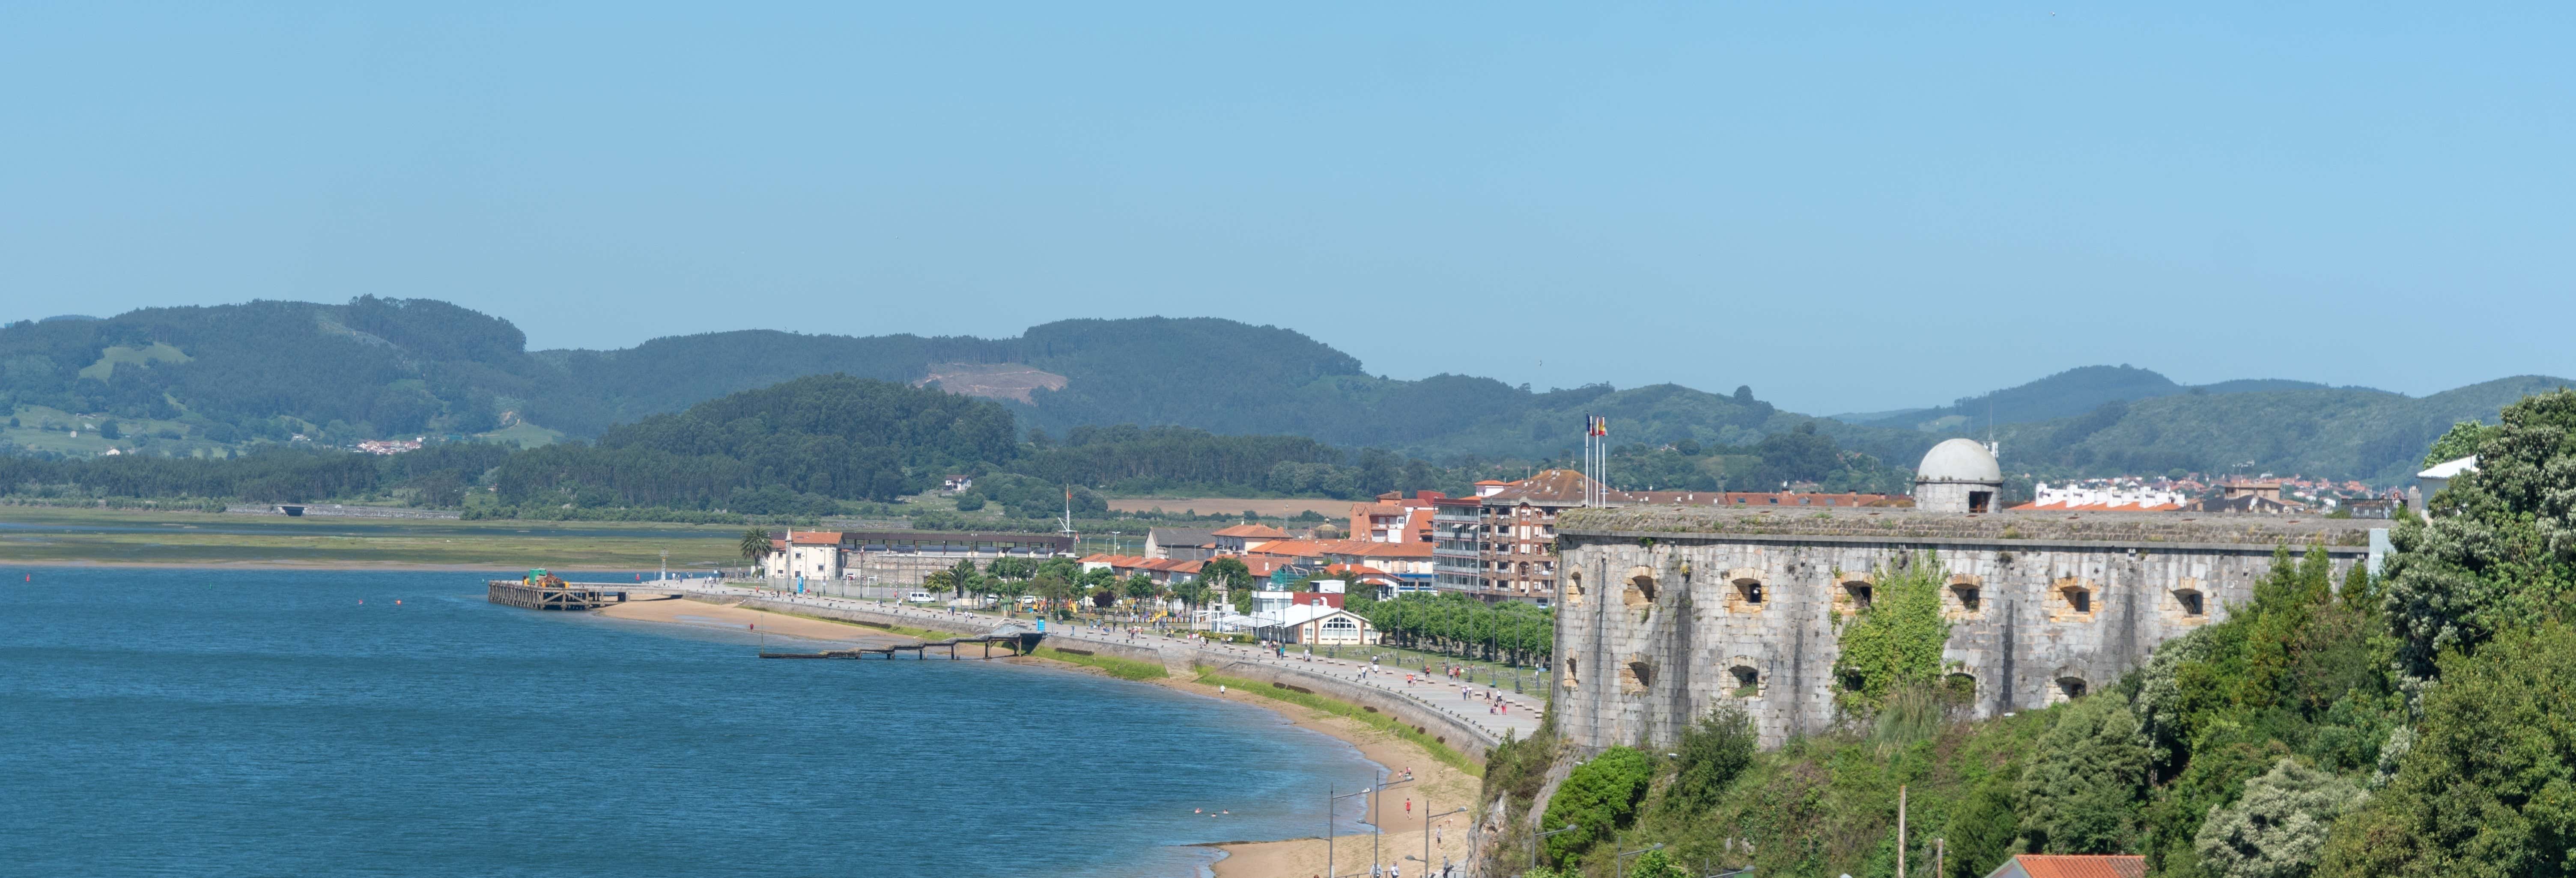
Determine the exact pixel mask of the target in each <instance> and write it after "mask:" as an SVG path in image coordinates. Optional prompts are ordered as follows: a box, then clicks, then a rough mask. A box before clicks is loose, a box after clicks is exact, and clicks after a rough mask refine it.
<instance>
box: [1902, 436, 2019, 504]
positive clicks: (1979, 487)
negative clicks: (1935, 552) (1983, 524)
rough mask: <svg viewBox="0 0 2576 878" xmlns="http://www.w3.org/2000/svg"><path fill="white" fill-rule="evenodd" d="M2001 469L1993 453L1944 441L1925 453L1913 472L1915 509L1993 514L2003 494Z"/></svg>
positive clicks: (1969, 441) (1960, 441)
mask: <svg viewBox="0 0 2576 878" xmlns="http://www.w3.org/2000/svg"><path fill="white" fill-rule="evenodd" d="M2003 489H2004V469H2003V467H2002V465H2000V464H1997V463H1996V462H1995V455H1994V452H1993V451H1991V450H1988V449H1987V448H1986V446H1985V445H1984V444H1982V443H1979V442H1978V441H1977V440H1974V439H1945V440H1942V442H1941V444H1939V445H1935V446H1932V450H1931V451H1927V452H1924V454H1923V464H1922V465H1921V466H1917V467H1915V468H1914V508H1916V509H1923V510H1928V511H1932V512H1992V511H1994V509H1995V498H1996V497H1997V496H1999V495H2001V494H2002V493H2003Z"/></svg>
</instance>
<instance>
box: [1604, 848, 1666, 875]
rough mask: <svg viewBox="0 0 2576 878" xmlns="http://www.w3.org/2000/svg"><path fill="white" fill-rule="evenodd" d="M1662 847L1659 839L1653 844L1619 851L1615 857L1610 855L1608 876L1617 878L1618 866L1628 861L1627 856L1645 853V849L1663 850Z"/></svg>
mask: <svg viewBox="0 0 2576 878" xmlns="http://www.w3.org/2000/svg"><path fill="white" fill-rule="evenodd" d="M1663 849H1664V843H1663V842H1660V841H1659V842H1655V843H1654V844H1650V845H1647V846H1645V847H1641V848H1638V849H1636V850H1633V851H1620V852H1619V855H1618V856H1616V857H1612V858H1611V859H1610V876H1611V878H1618V876H1619V875H1620V868H1621V867H1622V866H1623V865H1625V864H1626V863H1627V862H1628V858H1629V857H1633V856H1636V855H1638V854H1642V853H1645V852H1647V851H1660V850H1663Z"/></svg>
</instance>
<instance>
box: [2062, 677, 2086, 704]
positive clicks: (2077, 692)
mask: <svg viewBox="0 0 2576 878" xmlns="http://www.w3.org/2000/svg"><path fill="white" fill-rule="evenodd" d="M2057 694H2059V695H2063V696H2066V700H2068V701H2073V700H2075V699H2078V698H2082V697H2084V678H2082V677H2059V678H2057Z"/></svg>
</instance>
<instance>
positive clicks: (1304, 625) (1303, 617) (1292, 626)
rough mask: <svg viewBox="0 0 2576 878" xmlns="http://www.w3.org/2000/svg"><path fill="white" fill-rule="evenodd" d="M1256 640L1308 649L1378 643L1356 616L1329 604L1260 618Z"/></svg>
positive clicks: (1374, 630)
mask: <svg viewBox="0 0 2576 878" xmlns="http://www.w3.org/2000/svg"><path fill="white" fill-rule="evenodd" d="M1259 618H1260V624H1259V625H1257V626H1256V627H1255V628H1254V629H1253V633H1254V635H1255V636H1258V637H1260V638H1261V639H1263V640H1267V641H1271V642H1273V643H1295V644H1304V645H1307V646H1363V645H1367V644H1372V643H1376V642H1378V632H1377V628H1376V627H1375V626H1372V625H1370V624H1369V622H1368V620H1367V619H1364V618H1361V617H1360V615H1359V614H1358V613H1354V612H1351V611H1349V610H1345V609H1342V608H1340V607H1336V606H1332V605H1330V604H1322V603H1314V604H1295V605H1291V606H1289V607H1286V608H1285V609H1283V610H1281V611H1280V613H1279V615H1276V616H1262V617H1259Z"/></svg>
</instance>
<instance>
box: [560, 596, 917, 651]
mask: <svg viewBox="0 0 2576 878" xmlns="http://www.w3.org/2000/svg"><path fill="white" fill-rule="evenodd" d="M632 594H635V595H636V596H637V598H638V599H636V600H630V601H627V602H626V603H622V604H610V605H609V606H607V607H606V608H604V609H600V610H597V611H595V612H597V613H599V614H600V615H602V616H606V617H609V618H611V619H625V620H629V621H634V622H665V623H670V624H675V625H697V626H702V627H708V628H728V629H732V630H736V631H746V630H751V631H766V632H769V633H771V634H776V635H779V636H781V637H801V638H805V639H808V640H828V641H833V642H836V643H848V642H855V641H867V642H870V643H872V644H873V643H910V642H913V638H910V637H905V636H903V635H900V634H894V633H891V632H887V631H880V630H877V629H874V628H869V627H866V626H863V625H851V624H846V623H842V622H829V621H825V620H822V619H808V618H805V617H803V616H789V615H786V614H783V613H771V612H767V611H763V610H746V609H743V608H741V607H737V606H732V605H729V604H711V603H707V602H705V601H692V600H687V599H683V598H677V597H674V598H670V599H658V595H657V594H656V593H652V592H633V593H632ZM753 626H758V627H756V628H755V627H753Z"/></svg>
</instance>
